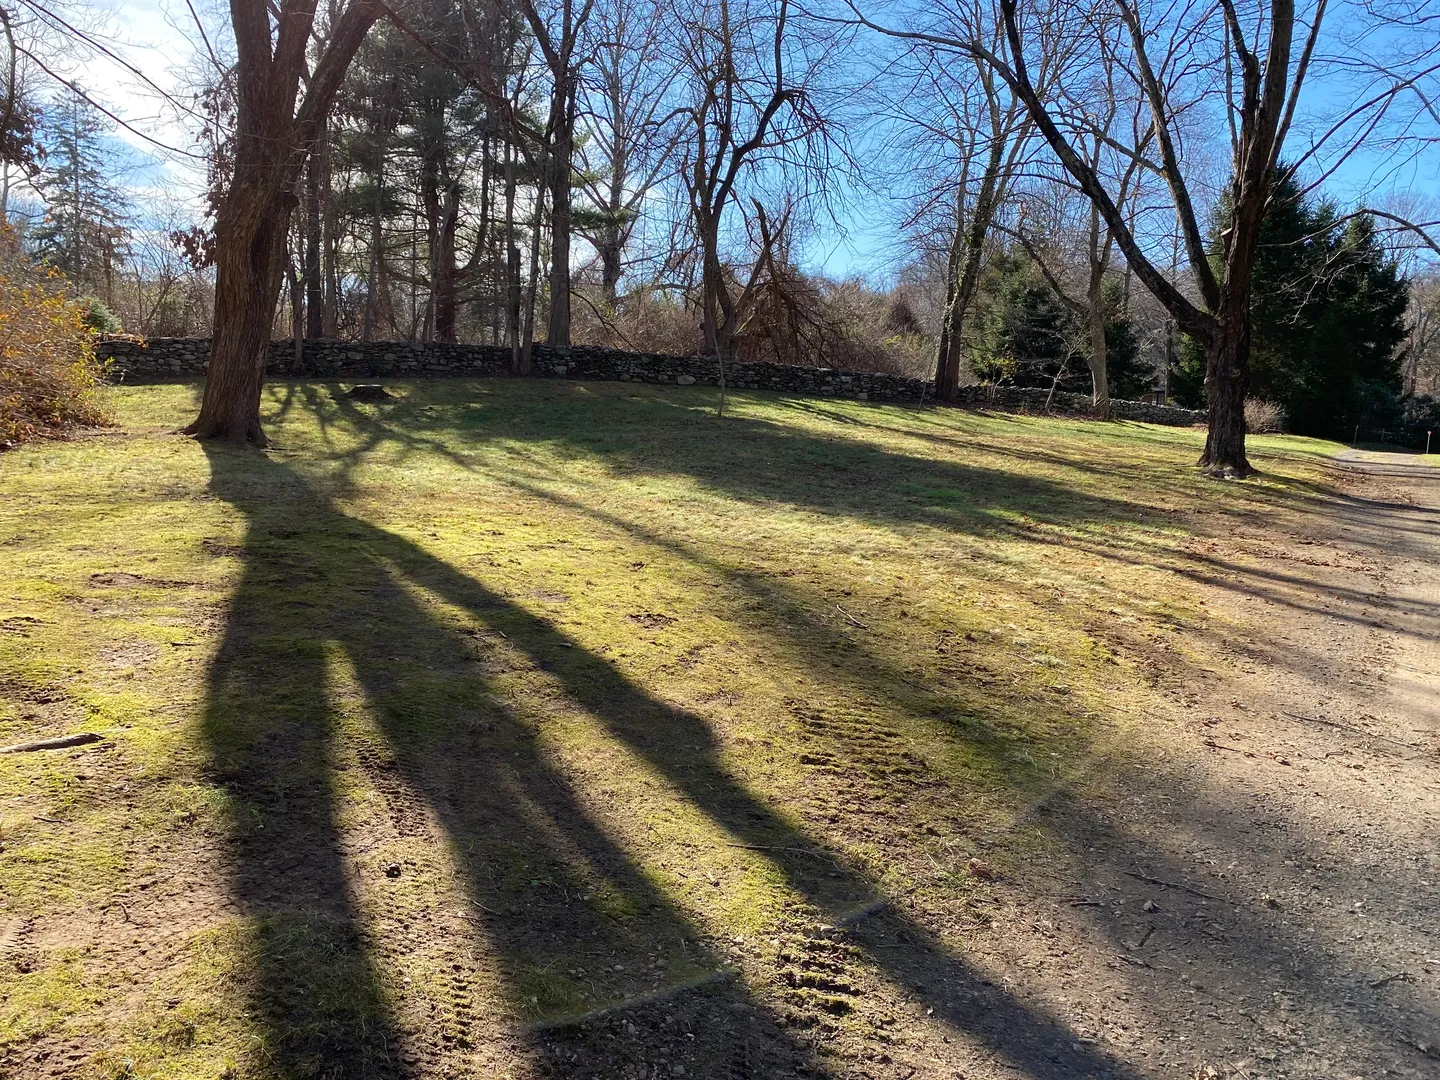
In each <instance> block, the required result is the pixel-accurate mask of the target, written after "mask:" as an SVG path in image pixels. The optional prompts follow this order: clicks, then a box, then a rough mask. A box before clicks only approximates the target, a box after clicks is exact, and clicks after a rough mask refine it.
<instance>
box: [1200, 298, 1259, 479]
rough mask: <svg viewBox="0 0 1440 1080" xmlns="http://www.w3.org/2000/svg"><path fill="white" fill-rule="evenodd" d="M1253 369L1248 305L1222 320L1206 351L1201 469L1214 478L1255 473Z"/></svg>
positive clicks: (1237, 476) (1244, 475) (1240, 476)
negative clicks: (1250, 447) (1250, 433)
mask: <svg viewBox="0 0 1440 1080" xmlns="http://www.w3.org/2000/svg"><path fill="white" fill-rule="evenodd" d="M1249 369H1250V313H1249V304H1248V297H1247V303H1246V304H1244V305H1242V306H1241V307H1240V308H1239V310H1237V311H1232V312H1231V313H1230V317H1229V318H1223V317H1222V318H1221V320H1220V326H1219V329H1218V332H1217V333H1216V334H1215V336H1214V337H1213V338H1212V340H1211V341H1209V342H1208V343H1207V344H1206V347H1205V395H1206V398H1207V399H1208V401H1209V405H1210V430H1209V433H1208V434H1207V435H1206V437H1205V453H1204V454H1202V455H1201V457H1200V465H1201V467H1202V468H1203V469H1204V470H1205V472H1206V473H1208V474H1209V475H1211V476H1231V477H1236V478H1242V477H1246V476H1249V475H1250V474H1251V473H1253V472H1254V471H1255V470H1254V469H1253V468H1251V467H1250V460H1249V458H1247V457H1246V456H1245V392H1246V390H1247V389H1248V387H1247V385H1246V382H1247V379H1246V374H1247V372H1248V371H1249Z"/></svg>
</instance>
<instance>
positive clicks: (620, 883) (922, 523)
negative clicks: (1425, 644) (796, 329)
mask: <svg viewBox="0 0 1440 1080" xmlns="http://www.w3.org/2000/svg"><path fill="white" fill-rule="evenodd" d="M390 390H391V393H392V394H393V395H395V397H394V400H393V401H391V402H387V403H380V404H374V405H359V404H355V403H353V402H351V401H349V400H348V399H346V398H345V397H344V396H343V394H342V393H341V389H340V388H339V387H337V386H334V385H329V384H307V383H286V384H278V385H273V386H271V387H270V388H268V390H267V392H266V402H265V414H266V420H267V431H268V433H269V435H270V437H271V439H272V440H273V444H274V445H273V447H272V449H271V450H270V451H268V452H266V453H257V452H242V451H236V450H233V449H227V448H217V447H210V446H202V445H198V444H196V443H194V442H193V441H190V440H188V439H184V438H181V437H179V436H176V435H174V434H171V432H172V431H173V429H174V428H176V427H177V426H179V425H180V424H181V423H182V422H183V421H184V420H185V419H186V417H187V414H188V413H189V412H191V411H192V410H193V409H194V407H195V405H196V393H197V388H196V387H194V386H187V385H179V386H151V387H133V388H119V389H114V390H111V391H109V392H108V395H107V397H108V404H109V406H110V407H111V408H112V410H113V412H114V414H115V416H116V419H117V421H118V426H117V428H115V429H114V430H110V431H105V432H101V433H99V434H97V435H95V436H94V437H87V438H81V439H77V440H75V441H72V442H68V443H60V444H48V445H40V446H33V447H29V448H26V449H24V450H22V451H19V452H16V453H11V454H7V455H5V456H3V457H0V559H3V567H4V581H3V585H0V745H3V744H7V743H11V742H18V741H20V740H23V739H29V738H36V737H43V736H48V735H53V734H62V733H66V732H70V731H75V730H90V731H97V732H100V733H102V734H103V735H104V736H105V740H104V742H102V743H99V744H96V745H94V746H91V747H84V748H81V749H77V750H71V751H56V752H45V753H35V754H24V755H14V756H7V757H0V1073H5V1074H7V1075H16V1076H21V1075H46V1074H48V1073H52V1072H53V1073H56V1074H68V1073H76V1074H80V1075H105V1076H136V1077H140V1076H144V1077H189V1076H234V1077H241V1076H245V1077H249V1076H254V1077H262V1076H263V1077H270V1076H276V1077H288V1076H297V1077H298V1076H346V1077H349V1076H368V1075H394V1074H404V1075H416V1076H431V1075H434V1076H441V1075H446V1076H448V1075H461V1074H472V1073H473V1074H475V1075H499V1074H500V1073H501V1072H503V1071H509V1072H511V1073H513V1074H514V1075H517V1076H519V1075H527V1074H529V1073H531V1072H537V1073H539V1072H544V1070H545V1069H547V1068H548V1069H558V1072H557V1074H558V1075H568V1074H569V1072H568V1071H567V1068H568V1067H559V1066H555V1065H554V1063H553V1062H552V1063H550V1064H547V1062H548V1061H549V1058H547V1057H546V1055H547V1054H552V1053H560V1052H562V1051H563V1052H565V1053H569V1054H570V1055H571V1056H570V1057H569V1058H565V1059H563V1060H565V1061H570V1062H572V1063H573V1062H581V1063H583V1062H585V1061H590V1065H587V1066H586V1067H590V1066H591V1065H593V1066H594V1069H596V1070H598V1071H601V1072H603V1071H604V1068H606V1067H608V1066H605V1065H604V1062H602V1061H601V1060H600V1057H594V1055H602V1056H603V1054H604V1053H607V1052H608V1051H606V1050H605V1049H604V1048H603V1047H601V1048H599V1049H596V1048H595V1047H594V1046H591V1047H589V1048H588V1049H586V1048H585V1047H581V1048H580V1049H576V1048H574V1047H572V1048H571V1049H570V1050H568V1051H564V1050H563V1047H562V1051H555V1050H553V1048H550V1047H548V1044H547V1045H541V1044H540V1042H537V1039H539V1036H537V1035H536V1032H538V1031H549V1030H554V1029H556V1028H558V1027H563V1025H564V1024H565V1023H566V1022H568V1021H569V1020H571V1019H573V1018H575V1017H577V1016H582V1015H585V1014H587V1013H591V1012H594V1011H596V1010H604V1009H606V1008H607V1007H611V1006H615V1005H617V1004H619V1003H624V1002H632V1001H640V1002H643V1001H647V1000H651V999H652V997H653V996H654V995H656V994H659V993H663V992H664V991H665V990H666V989H667V988H674V987H678V986H685V985H689V984H692V983H699V984H709V983H713V981H714V980H715V979H717V978H718V979H723V980H725V981H724V983H723V986H724V990H723V991H719V990H716V991H707V992H709V993H712V996H714V995H720V996H723V997H726V998H727V1000H731V1001H732V1003H735V1004H736V1007H737V1008H740V1007H743V1008H745V1009H748V1010H750V1012H749V1013H747V1015H750V1016H751V1017H752V1021H751V1024H752V1027H755V1025H757V1024H758V1027H755V1030H756V1031H758V1032H759V1034H758V1035H754V1037H753V1039H752V1037H751V1036H748V1035H747V1036H746V1038H747V1040H750V1041H747V1042H746V1043H745V1046H746V1047H747V1048H748V1049H745V1051H744V1052H745V1053H747V1054H752V1055H760V1056H759V1057H756V1058H754V1059H753V1060H751V1059H747V1060H751V1064H750V1065H748V1066H745V1067H746V1068H750V1069H752V1074H755V1075H759V1074H761V1072H763V1068H764V1067H766V1066H763V1062H764V1061H772V1060H773V1061H781V1060H782V1059H783V1060H785V1061H792V1062H801V1061H803V1062H806V1063H808V1064H807V1066H806V1067H809V1068H812V1069H817V1070H820V1071H825V1069H826V1068H827V1066H826V1064H825V1063H826V1061H827V1060H828V1058H827V1055H832V1054H834V1053H836V1052H837V1049H836V1048H837V1047H844V1046H846V1045H849V1046H852V1047H854V1046H860V1047H869V1046H874V1045H878V1044H880V1043H883V1042H884V1041H885V1038H886V1036H885V1031H886V1029H887V1020H886V1019H885V1017H886V1015H890V1014H887V1013H886V1009H892V1006H891V1005H887V1004H885V1002H886V1001H889V1000H890V998H887V997H886V995H887V994H890V995H891V997H893V996H894V994H895V993H898V991H897V990H896V989H895V988H897V987H901V986H902V985H903V984H904V983H905V982H906V979H907V976H906V971H907V966H906V965H907V964H909V963H910V960H909V958H908V957H907V953H906V950H905V948H903V947H900V946H897V947H896V948H895V950H894V951H889V952H883V951H880V950H878V949H877V950H873V951H871V952H870V953H868V954H865V955H860V954H859V953H857V952H855V947H854V946H842V945H840V944H835V943H831V944H830V945H826V946H825V947H824V949H820V951H821V952H824V951H825V949H831V950H832V951H834V950H839V952H836V953H835V955H829V956H820V955H818V954H817V953H816V950H817V949H819V948H820V947H819V946H817V945H815V944H814V943H815V941H817V940H818V939H817V937H816V934H815V928H816V927H824V926H828V925H833V924H835V923H837V922H838V921H843V920H844V919H845V918H847V916H851V915H854V914H855V913H856V912H860V911H868V910H873V909H874V905H875V904H876V903H877V902H879V901H882V900H884V901H888V902H889V903H890V905H891V908H892V911H893V912H895V913H896V914H895V915H894V916H893V917H895V918H897V919H900V920H901V926H902V929H903V931H904V933H905V934H906V935H907V937H906V938H904V939H903V940H908V941H909V942H911V944H913V945H915V947H916V948H921V947H922V945H923V948H924V949H927V950H929V951H930V953H937V952H942V951H946V950H948V951H949V952H950V953H953V954H955V955H957V956H958V955H960V954H963V949H964V937H965V934H966V932H967V928H969V927H973V926H975V925H979V924H983V922H984V920H985V917H986V915H985V909H986V887H987V882H988V881H990V880H992V879H994V878H995V877H996V876H997V875H1000V876H1003V875H1004V874H1005V873H1006V869H1007V866H1008V865H1010V864H1012V863H1013V862H1016V861H1021V860H1028V859H1036V858H1039V859H1043V858H1045V857H1046V852H1047V848H1048V846H1049V845H1051V844H1052V840H1051V838H1050V837H1048V836H1047V834H1046V833H1045V831H1044V829H1043V827H1042V826H1040V825H1037V824H1035V823H1034V820H1033V819H1032V818H1031V817H1030V816H1028V815H1027V813H1026V810H1027V808H1028V807H1030V806H1031V805H1032V804H1033V803H1034V802H1035V801H1036V800H1037V799H1038V798H1040V797H1041V796H1042V795H1043V794H1044V793H1045V792H1046V791H1047V790H1049V789H1050V788H1051V787H1052V786H1053V785H1055V784H1057V783H1060V782H1063V781H1065V780H1066V779H1067V778H1072V777H1075V776H1077V775H1081V774H1083V772H1084V770H1085V768H1086V764H1087V762H1088V761H1090V760H1091V759H1092V758H1093V755H1094V754H1095V753H1096V752H1097V747H1099V746H1104V747H1107V748H1113V747H1114V746H1115V745H1116V744H1117V742H1120V743H1123V737H1124V733H1125V732H1126V730H1127V729H1129V728H1130V726H1131V725H1135V724H1141V723H1144V722H1145V716H1146V709H1147V703H1148V702H1149V701H1150V700H1152V697H1153V695H1154V693H1155V690H1154V687H1153V686H1152V685H1151V684H1152V682H1153V680H1152V679H1150V678H1149V677H1148V668H1147V663H1148V661H1147V656H1149V655H1150V654H1152V653H1153V651H1154V650H1156V649H1160V650H1165V651H1167V652H1169V653H1172V654H1179V655H1185V654H1188V653H1195V654H1196V655H1198V654H1199V652H1203V650H1205V649H1206V648H1209V647H1212V646H1213V645H1215V643H1217V642H1223V641H1224V640H1225V639H1226V637H1227V635H1228V634H1230V633H1232V632H1233V628H1232V627H1228V626H1226V625H1224V624H1223V622H1222V621H1221V620H1219V619H1218V618H1217V617H1216V616H1212V615H1211V614H1210V613H1208V612H1207V611H1206V609H1205V608H1204V607H1203V606H1201V605H1200V603H1199V602H1198V600H1197V599H1196V598H1195V596H1194V595H1193V593H1192V591H1191V590H1190V589H1189V588H1188V587H1187V582H1188V581H1189V580H1191V579H1193V578H1194V577H1195V576H1196V574H1197V573H1198V574H1202V575H1203V574H1210V573H1213V574H1216V575H1223V574H1225V573H1226V568H1225V567H1224V566H1223V565H1219V564H1216V565H1209V566H1207V564H1206V563H1205V561H1204V560H1203V558H1202V559H1199V560H1197V559H1195V558H1191V557H1188V556H1186V557H1182V552H1191V551H1193V550H1195V548H1196V545H1200V547H1201V548H1202V549H1203V545H1204V542H1205V538H1206V537H1207V536H1214V535H1223V534H1225V533H1226V532H1227V531H1229V530H1232V529H1234V528H1236V527H1237V526H1238V524H1239V523H1241V522H1243V521H1244V520H1245V519H1247V518H1249V517H1252V516H1263V515H1266V514H1269V513H1272V512H1274V511H1276V510H1277V509H1280V508H1283V507H1287V506H1289V507H1293V506H1296V505H1299V504H1301V503H1303V502H1304V500H1305V499H1307V498H1308V497H1309V496H1310V494H1311V493H1312V492H1313V491H1315V490H1318V489H1320V488H1322V487H1323V486H1324V485H1325V483H1326V468H1327V463H1328V461H1329V460H1330V459H1331V457H1332V454H1333V452H1334V450H1335V448H1334V447H1332V446H1331V445H1329V444H1324V443H1317V442H1312V441H1307V440H1299V439H1284V438H1267V439H1255V440H1252V453H1253V456H1254V460H1255V463H1256V464H1257V466H1258V467H1259V468H1261V469H1262V470H1263V475H1262V476H1261V477H1260V478H1258V479H1256V480H1254V481H1251V482H1246V483H1244V484H1235V483H1229V484H1225V483H1217V482H1214V481H1208V480H1205V479H1203V478H1202V477H1201V476H1200V475H1199V474H1198V471H1197V470H1196V469H1195V467H1194V465H1193V462H1194V459H1195V458H1196V456H1197V454H1198V451H1199V447H1200V444H1201V440H1202V434H1201V433H1199V432H1195V431H1187V430H1175V429H1166V428H1158V427H1150V426H1143V425H1136V424H1118V423H1117V424H1098V423H1086V422H1079V421H1061V420H1054V419H1043V418H1030V417H1021V416H1012V415H983V414H977V413H971V412H962V411H957V410H937V409H923V410H922V409H915V408H908V407H889V406H879V405H866V404H861V403H850V402H839V401H813V400H798V399H786V398H782V397H776V396H770V395H746V394H738V395H737V394H732V395H731V396H730V402H729V415H727V417H726V418H725V419H724V420H718V419H717V418H716V417H715V416H714V404H715V402H714V395H713V393H711V392H708V391H705V390H702V389H689V390H684V389H673V388H672V389H657V388H653V387H641V386H630V385H625V384H577V383H561V382H538V381H504V380H497V381H456V382H425V383H398V384H392V385H391V386H390ZM1197 568H1198V569H1197ZM1197 662H1198V661H1197ZM797 942H798V943H799V944H797ZM847 949H848V950H850V952H851V953H855V956H854V957H853V958H852V959H853V960H854V963H851V962H850V960H847V959H846V957H845V956H841V955H840V953H842V952H844V951H845V950H847ZM806 950H809V951H808V952H807V951H806ZM847 955H848V954H847ZM847 964H848V965H849V966H846V965H847ZM842 969H843V970H844V971H845V972H852V970H853V971H860V972H861V974H860V975H859V976H855V975H853V974H841V972H842ZM857 979H860V980H861V982H857V981H856V980H857ZM887 988H888V989H887ZM896 1007H897V1008H898V1006H896ZM892 1012H893V1009H892ZM677 1018H678V1019H677ZM755 1018H758V1019H755ZM688 1022H689V1021H687V1020H686V1019H685V1016H684V1015H683V1010H681V1009H680V1006H675V1007H674V1008H672V1009H671V1011H670V1012H667V1013H666V1015H665V1018H664V1020H663V1022H662V1021H661V1020H657V1021H656V1024H657V1027H656V1028H655V1031H656V1032H657V1034H656V1035H655V1036H654V1038H653V1039H652V1040H651V1043H652V1044H653V1043H655V1042H656V1041H657V1040H659V1041H664V1040H666V1039H670V1040H671V1041H670V1042H665V1046H668V1047H670V1049H665V1050H663V1062H664V1064H665V1066H666V1067H667V1068H668V1067H669V1066H670V1063H671V1062H675V1063H681V1062H685V1061H689V1062H690V1066H689V1070H690V1071H689V1073H688V1075H697V1074H698V1075H718V1074H717V1073H715V1071H714V1068H715V1061H717V1060H720V1058H721V1057H724V1056H725V1055H730V1056H731V1057H733V1056H734V1055H735V1054H736V1053H739V1052H740V1051H739V1050H736V1048H735V1046H733V1045H732V1042H733V1038H730V1037H729V1036H726V1035H723V1034H717V1033H716V1032H713V1031H708V1032H707V1031H705V1030H698V1029H686V1024H687V1023H688ZM889 1022H893V1017H892V1020H891V1021H889ZM627 1023H628V1021H627ZM682 1029H685V1030H682ZM625 1030H628V1031H630V1032H631V1033H634V1032H635V1030H636V1029H635V1028H634V1027H633V1026H631V1027H629V1028H627V1029H625ZM621 1035H622V1036H623V1031H622V1032H621ZM672 1036H673V1039H672V1038H671V1037H672ZM727 1040H728V1041H727ZM755 1040H759V1041H755ZM766 1040H768V1042H767V1041H766ZM847 1040H848V1042H847ZM644 1041H645V1040H644V1039H640V1043H643V1042H644ZM762 1044H763V1046H762ZM618 1045H619V1044H618V1043H617V1044H616V1046H618ZM637 1045H638V1044H637ZM756 1047H761V1048H760V1049H756ZM612 1049H615V1048H614V1047H612ZM650 1051H653V1053H652V1054H651V1056H652V1058H654V1059H655V1060H662V1057H657V1056H656V1055H658V1054H661V1051H659V1050H656V1049H655V1046H654V1045H651V1047H650ZM645 1052H647V1051H645V1049H644V1047H643V1046H642V1047H641V1049H640V1050H637V1051H636V1052H635V1053H637V1054H640V1055H641V1056H643V1054H644V1053H645ZM585 1053H590V1054H591V1055H592V1057H593V1060H590V1059H587V1058H585V1056H584V1054H585ZM626 1053H628V1051H625V1050H624V1048H623V1047H621V1048H619V1049H615V1055H612V1056H613V1060H612V1061H611V1065H613V1066H614V1067H615V1068H617V1069H618V1068H620V1067H621V1065H620V1064H615V1063H616V1062H620V1063H621V1064H623V1063H624V1061H631V1062H632V1065H633V1060H639V1058H633V1060H632V1059H627V1058H625V1054H626ZM577 1055H579V1056H577ZM687 1055H688V1056H687ZM707 1055H708V1056H707ZM765 1055H770V1057H766V1056H765ZM785 1055H789V1056H788V1057H786V1056H785ZM756 1062H762V1064H756ZM573 1067H574V1068H575V1069H578V1068H579V1065H575V1066H573ZM634 1067H636V1068H638V1067H639V1066H634ZM656 1067H657V1068H658V1067H659V1066H656ZM728 1067H731V1068H738V1066H734V1065H731V1066H728ZM7 1070H8V1072H7ZM577 1074H578V1073H577ZM617 1075H618V1073H617ZM635 1075H638V1074H635Z"/></svg>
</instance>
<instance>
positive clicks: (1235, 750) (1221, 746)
mask: <svg viewBox="0 0 1440 1080" xmlns="http://www.w3.org/2000/svg"><path fill="white" fill-rule="evenodd" d="M1205 745H1206V746H1208V747H1210V749H1211V750H1229V751H1230V752H1231V753H1234V754H1243V753H1245V751H1244V750H1241V749H1240V747H1238V746H1226V745H1225V744H1224V743H1218V742H1216V741H1215V740H1214V739H1206V740H1205Z"/></svg>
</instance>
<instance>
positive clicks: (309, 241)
mask: <svg viewBox="0 0 1440 1080" xmlns="http://www.w3.org/2000/svg"><path fill="white" fill-rule="evenodd" d="M318 166H319V162H318V161H317V160H316V159H315V158H313V157H312V158H311V159H310V164H309V166H308V167H307V168H306V169H305V336H306V337H309V338H319V337H324V336H325V285H324V281H323V280H322V278H321V261H320V249H321V229H320V177H319V173H318Z"/></svg>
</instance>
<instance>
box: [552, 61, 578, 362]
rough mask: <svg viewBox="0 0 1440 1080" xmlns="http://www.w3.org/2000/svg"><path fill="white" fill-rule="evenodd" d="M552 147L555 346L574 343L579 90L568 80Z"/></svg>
mask: <svg viewBox="0 0 1440 1080" xmlns="http://www.w3.org/2000/svg"><path fill="white" fill-rule="evenodd" d="M551 124H552V128H551V130H552V131H553V132H554V136H553V138H554V142H553V144H552V146H551V148H550V159H549V166H550V170H549V171H550V176H549V186H550V325H549V329H548V332H547V334H546V340H547V341H548V342H549V343H550V344H551V345H569V344H570V169H571V165H572V163H573V158H574V156H575V89H574V86H573V84H572V83H571V82H570V81H569V80H568V79H566V80H563V81H561V82H560V83H559V85H557V86H556V88H555V99H554V102H553V103H552V106H551Z"/></svg>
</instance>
